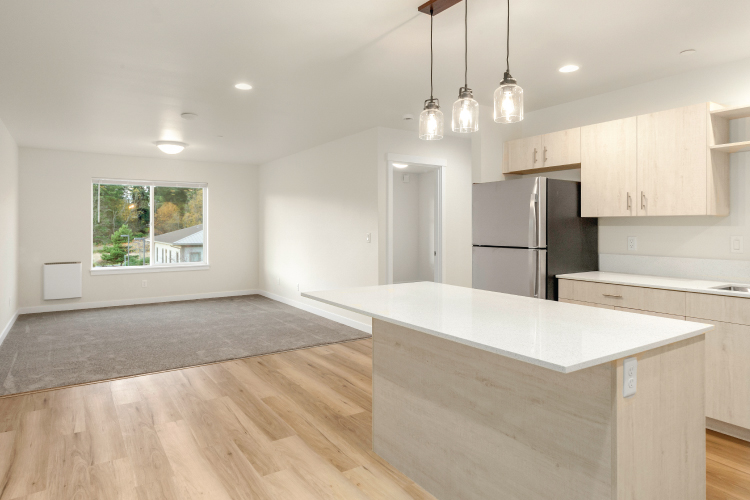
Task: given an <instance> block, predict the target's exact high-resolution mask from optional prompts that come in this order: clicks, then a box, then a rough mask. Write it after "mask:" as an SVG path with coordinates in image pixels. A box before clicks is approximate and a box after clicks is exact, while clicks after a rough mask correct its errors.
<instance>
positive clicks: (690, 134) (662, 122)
mask: <svg viewBox="0 0 750 500" xmlns="http://www.w3.org/2000/svg"><path fill="white" fill-rule="evenodd" d="M637 120H638V122H637V123H638V125H637V128H638V146H637V148H638V155H637V163H638V197H637V207H638V208H637V210H638V215H705V214H706V207H707V192H706V186H707V180H706V168H707V163H706V162H707V154H706V147H707V146H706V145H707V140H708V139H707V121H708V118H707V106H706V104H705V103H704V104H696V105H694V106H687V107H684V108H677V109H670V110H667V111H660V112H658V113H651V114H648V115H640V116H638V118H637Z"/></svg>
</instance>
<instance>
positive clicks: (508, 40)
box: [505, 0, 510, 73]
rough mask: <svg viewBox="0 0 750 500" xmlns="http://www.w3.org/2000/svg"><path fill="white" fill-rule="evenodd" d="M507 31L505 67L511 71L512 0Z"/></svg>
mask: <svg viewBox="0 0 750 500" xmlns="http://www.w3.org/2000/svg"><path fill="white" fill-rule="evenodd" d="M505 32H506V33H507V38H506V39H505V68H506V71H507V72H508V73H510V0H508V28H507V29H506V30H505Z"/></svg>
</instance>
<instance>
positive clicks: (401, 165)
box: [392, 163, 409, 168]
mask: <svg viewBox="0 0 750 500" xmlns="http://www.w3.org/2000/svg"><path fill="white" fill-rule="evenodd" d="M392 165H393V166H394V167H396V168H406V167H408V166H409V165H407V164H406V163H393V164H392Z"/></svg>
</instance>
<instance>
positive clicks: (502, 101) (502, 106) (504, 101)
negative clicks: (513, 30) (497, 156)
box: [495, 0, 523, 123]
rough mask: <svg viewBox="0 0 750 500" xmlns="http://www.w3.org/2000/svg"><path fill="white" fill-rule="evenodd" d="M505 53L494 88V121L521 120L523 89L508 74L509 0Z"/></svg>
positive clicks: (512, 121)
mask: <svg viewBox="0 0 750 500" xmlns="http://www.w3.org/2000/svg"><path fill="white" fill-rule="evenodd" d="M507 33H508V34H507V40H506V54H505V64H506V69H505V75H503V81H502V82H500V86H499V87H498V88H497V90H495V121H496V122H497V123H515V122H520V121H521V120H523V89H522V88H521V87H519V86H518V85H516V80H515V79H514V78H513V77H512V76H510V0H508V31H507Z"/></svg>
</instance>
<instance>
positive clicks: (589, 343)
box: [302, 282, 713, 373]
mask: <svg viewBox="0 0 750 500" xmlns="http://www.w3.org/2000/svg"><path fill="white" fill-rule="evenodd" d="M302 296H303V297H307V298H309V299H313V300H317V301H320V302H324V303H326V304H331V305H334V306H338V307H341V308H343V309H347V310H349V311H354V312H357V313H360V314H364V315H366V316H371V317H373V318H376V319H379V320H382V321H386V322H389V323H393V324H396V325H400V326H403V327H406V328H411V329H414V330H417V331H420V332H424V333H427V334H429V335H435V336H437V337H442V338H444V339H448V340H452V341H455V342H459V343H461V344H465V345H469V346H472V347H476V348H478V349H482V350H485V351H489V352H493V353H496V354H499V355H502V356H506V357H509V358H514V359H517V360H520V361H525V362H527V363H531V364H534V365H537V366H541V367H544V368H549V369H551V370H555V371H558V372H562V373H571V372H574V371H577V370H582V369H584V368H588V367H591V366H596V365H600V364H602V363H606V362H609V361H613V360H616V359H620V358H624V357H627V356H631V355H634V354H638V353H640V352H644V351H648V350H650V349H654V348H657V347H661V346H664V345H668V344H672V343H674V342H678V341H681V340H685V339H689V338H692V337H695V336H698V335H701V334H703V333H706V332H708V331H710V330H712V329H713V327H712V326H711V325H706V324H701V323H693V322H688V321H678V320H673V319H667V318H660V317H655V316H646V315H642V314H635V313H628V312H621V311H612V310H608V309H599V308H592V307H586V306H580V305H575V304H566V303H562V302H554V301H550V300H539V299H532V298H529V297H520V296H517V295H508V294H503V293H495V292H488V291H484V290H475V289H473V288H464V287H458V286H452V285H444V284H438V283H431V282H422V283H405V284H399V285H382V286H371V287H361V288H349V289H343V290H329V291H317V292H306V293H303V294H302Z"/></svg>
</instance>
